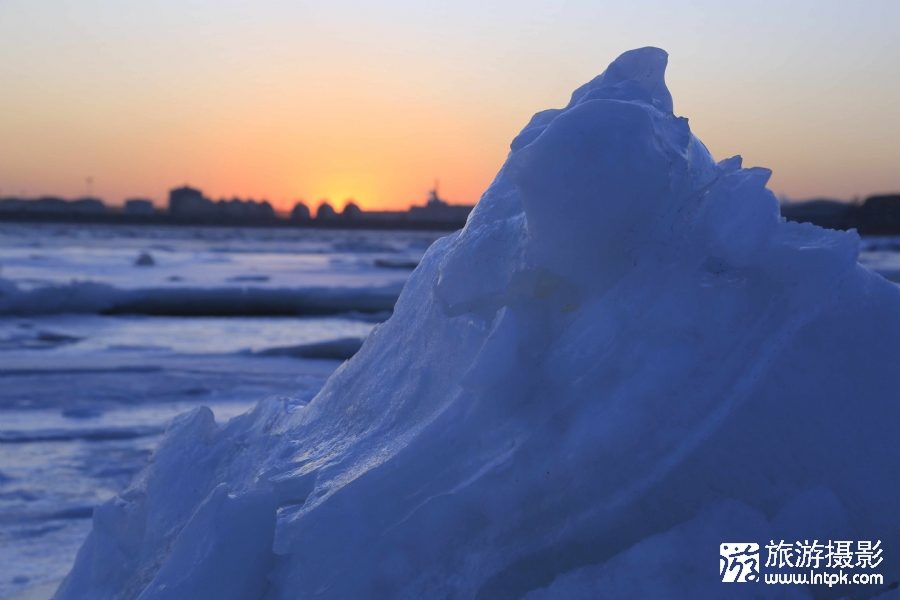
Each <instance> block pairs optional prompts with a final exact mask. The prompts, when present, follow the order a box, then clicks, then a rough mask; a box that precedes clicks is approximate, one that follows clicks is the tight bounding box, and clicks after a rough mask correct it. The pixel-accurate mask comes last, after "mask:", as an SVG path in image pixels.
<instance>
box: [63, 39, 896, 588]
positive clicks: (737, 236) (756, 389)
mask: <svg viewBox="0 0 900 600" xmlns="http://www.w3.org/2000/svg"><path fill="white" fill-rule="evenodd" d="M666 63H667V55H666V54H665V53H664V52H663V51H661V50H658V49H654V48H643V49H639V50H634V51H631V52H627V53H625V54H623V55H622V56H621V57H619V58H618V59H617V60H616V61H615V62H613V63H612V64H611V65H610V66H609V68H608V69H607V70H606V71H605V72H604V73H603V74H602V75H601V76H599V77H597V78H596V79H594V80H592V81H591V82H589V83H588V84H586V85H584V86H582V87H581V88H579V89H578V90H576V91H575V93H574V94H573V96H572V100H571V102H570V103H569V104H568V106H566V107H565V108H564V109H561V110H550V111H544V112H541V113H538V114H537V115H535V117H534V118H533V119H532V121H531V122H530V123H529V124H528V125H527V126H526V127H525V129H523V131H522V133H520V134H519V136H518V137H516V139H515V140H514V141H513V143H512V151H511V153H510V155H509V158H508V159H507V162H506V164H505V165H504V166H503V168H502V169H501V171H500V173H499V174H498V176H497V178H496V179H495V181H494V182H493V183H492V184H491V186H490V188H489V189H488V190H487V191H486V192H485V194H484V196H483V197H482V198H481V201H480V202H479V203H478V206H477V207H476V209H475V210H474V211H473V213H472V214H471V216H470V218H469V221H468V224H467V225H466V227H465V229H464V230H462V231H461V232H460V233H458V234H454V235H452V236H448V237H446V238H443V239H441V240H439V241H437V242H436V243H435V244H434V245H433V246H432V247H431V248H430V249H429V250H428V252H427V253H426V255H425V256H424V258H423V259H422V262H421V263H420V265H419V267H418V268H417V269H416V271H415V272H414V273H413V274H412V276H411V277H410V279H409V281H408V283H407V284H406V286H405V288H404V289H403V292H402V294H401V296H400V300H399V302H398V304H397V306H396V308H395V311H394V314H393V316H392V317H391V319H390V320H388V321H387V322H386V323H384V324H383V325H380V326H378V327H376V328H375V329H374V331H373V332H372V333H371V334H370V335H369V337H368V339H367V341H366V342H365V344H364V345H363V347H362V349H361V350H360V352H359V353H358V354H357V355H356V356H355V357H354V358H353V359H351V360H350V361H348V362H346V363H344V364H343V365H342V366H341V367H340V368H339V369H338V370H337V371H336V372H335V374H334V375H333V376H331V378H330V379H329V380H328V381H327V382H326V383H325V385H324V387H323V388H322V390H321V391H320V392H319V393H318V395H316V397H315V398H314V399H313V400H312V401H311V402H310V403H309V404H308V405H298V404H296V403H291V402H287V401H285V400H282V399H278V398H270V399H267V400H264V401H261V402H260V403H259V404H258V405H257V406H256V407H255V408H254V409H253V410H252V411H251V412H249V413H247V414H245V415H242V416H238V417H235V418H233V419H231V420H230V421H229V422H228V423H226V424H217V423H216V421H215V419H214V415H213V413H212V412H211V411H210V410H208V409H205V408H199V409H195V410H193V411H191V412H189V413H186V414H184V415H182V416H180V417H178V418H177V419H176V420H175V421H174V422H173V424H172V425H171V426H170V427H169V429H168V431H167V433H166V435H165V437H164V439H163V441H162V443H161V444H160V445H159V447H158V448H157V449H156V450H155V452H154V454H153V456H152V458H151V459H150V464H149V466H148V467H147V468H146V469H145V470H144V471H143V473H142V474H141V475H140V476H138V477H137V478H136V479H135V480H134V481H133V482H132V484H131V485H130V486H129V487H128V489H126V490H125V491H124V492H122V493H121V494H119V495H118V496H117V497H116V498H114V499H112V500H109V501H107V502H106V503H104V504H103V505H102V506H101V507H100V508H98V509H97V510H96V511H95V512H94V517H93V528H92V531H91V533H90V534H89V536H88V538H87V541H86V542H85V544H84V546H83V547H82V548H81V550H80V552H79V555H78V559H77V561H76V563H75V566H74V568H73V569H72V572H71V574H70V575H69V576H68V578H67V579H66V580H65V582H64V583H63V584H62V586H61V588H60V589H59V591H58V593H57V595H56V597H57V598H58V599H59V600H67V599H81V598H92V599H95V600H104V599H110V600H111V599H114V598H115V599H132V598H139V599H140V600H150V599H166V600H174V599H185V600H186V599H201V598H210V599H212V598H215V599H218V600H224V599H231V598H233V599H241V600H248V599H266V600H276V599H277V600H287V599H291V600H295V599H300V598H313V597H315V598H480V599H498V598H501V599H502V598H521V597H524V596H526V595H527V596H528V597H529V598H533V599H547V598H579V597H584V598H587V597H592V598H593V597H609V598H691V599H696V598H722V597H744V596H741V594H747V595H749V596H752V597H759V598H765V597H768V598H806V597H809V595H810V593H811V592H810V591H809V590H807V589H806V588H803V587H799V586H797V587H796V588H794V587H793V586H777V585H776V586H770V585H764V584H758V585H757V586H756V587H753V588H752V590H751V589H747V588H742V587H740V585H747V584H731V585H732V586H734V587H732V588H723V587H722V586H726V585H729V584H722V583H719V582H718V577H719V574H718V570H717V569H718V567H717V565H718V556H717V545H718V544H719V543H720V542H725V541H740V540H744V539H747V540H751V541H758V542H760V543H763V544H764V543H766V542H768V541H769V540H770V539H771V538H772V537H773V536H774V537H777V536H779V535H787V536H791V535H804V536H809V537H810V538H813V537H817V538H819V539H828V537H829V536H832V537H834V536H844V535H846V536H849V537H848V538H847V539H864V540H881V542H882V547H883V548H884V549H885V550H884V562H883V563H882V564H881V565H880V566H879V568H878V570H879V572H881V573H883V574H884V581H885V585H889V584H890V583H892V582H895V581H897V580H900V518H898V516H900V513H898V509H897V497H898V493H900V470H898V469H897V465H898V464H900V445H898V444H897V441H896V440H897V432H898V431H900V405H898V402H897V399H898V390H900V370H898V369H896V368H895V367H896V365H895V363H896V359H897V357H898V356H900V289H898V288H897V286H895V285H894V284H892V283H890V282H888V281H886V280H885V279H883V278H882V277H880V276H879V275H877V274H875V273H873V272H871V271H869V270H868V269H866V268H865V267H863V266H861V265H859V264H858V262H857V257H858V254H859V246H860V241H859V238H858V236H857V235H856V233H855V232H835V231H829V230H823V229H819V228H817V227H814V226H812V225H803V224H796V223H788V222H784V221H783V220H782V219H781V218H780V217H779V215H778V203H777V201H776V199H775V197H774V195H773V194H772V193H771V192H770V191H768V190H767V189H766V187H765V185H766V181H767V179H768V177H769V172H768V171H767V170H765V169H759V168H752V169H744V168H742V166H741V159H740V158H739V157H735V158H730V159H727V160H724V161H721V162H719V163H716V162H715V161H714V160H713V159H712V157H711V156H710V154H709V152H708V151H707V149H706V148H705V147H704V146H703V144H702V143H701V142H700V141H699V140H698V139H697V138H696V137H694V136H693V135H692V134H691V132H690V129H689V127H688V122H687V120H686V119H683V118H680V117H676V116H675V115H674V114H673V112H672V111H673V104H672V98H671V96H670V95H669V92H668V90H667V89H666V86H665V82H664V71H665V67H666ZM738 116H739V115H738ZM153 268H157V267H153ZM147 270H150V269H147ZM883 590H884V587H882V588H867V589H864V590H859V589H854V590H853V593H856V594H862V596H860V597H871V596H872V595H874V594H875V593H878V592H881V591H883ZM814 592H815V593H819V592H816V591H814ZM832 592H837V590H832ZM840 593H841V594H848V593H850V592H849V591H846V590H844V591H841V592H840Z"/></svg>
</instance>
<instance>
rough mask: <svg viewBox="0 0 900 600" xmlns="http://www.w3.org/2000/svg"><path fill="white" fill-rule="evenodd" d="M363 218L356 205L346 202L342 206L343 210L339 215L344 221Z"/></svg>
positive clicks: (360, 210)
mask: <svg viewBox="0 0 900 600" xmlns="http://www.w3.org/2000/svg"><path fill="white" fill-rule="evenodd" d="M362 216H363V211H362V209H361V208H360V207H358V206H357V205H356V203H355V202H348V203H347V204H345V205H344V210H343V212H342V213H341V217H343V218H345V219H361V218H362Z"/></svg>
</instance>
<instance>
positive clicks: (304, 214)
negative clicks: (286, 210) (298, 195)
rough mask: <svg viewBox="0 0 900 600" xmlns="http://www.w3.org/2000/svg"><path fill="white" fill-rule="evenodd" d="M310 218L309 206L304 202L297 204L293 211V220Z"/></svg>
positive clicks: (307, 219)
mask: <svg viewBox="0 0 900 600" xmlns="http://www.w3.org/2000/svg"><path fill="white" fill-rule="evenodd" d="M309 219H310V214H309V207H307V206H306V205H305V204H303V203H302V202H298V203H297V204H295V205H294V209H293V210H292V211H291V221H309Z"/></svg>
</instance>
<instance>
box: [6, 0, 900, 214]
mask: <svg viewBox="0 0 900 600" xmlns="http://www.w3.org/2000/svg"><path fill="white" fill-rule="evenodd" d="M814 4H815V3H814ZM897 5H898V3H888V2H870V3H864V6H863V8H862V9H858V8H857V9H854V8H852V7H849V5H847V4H846V3H845V4H843V5H842V4H839V3H821V4H817V5H815V6H813V5H811V4H808V3H803V2H799V3H796V5H795V6H791V7H785V6H784V5H783V4H780V3H775V2H771V3H767V2H763V3H762V4H760V5H758V6H754V7H723V6H722V5H721V3H715V2H711V1H710V2H699V3H690V4H686V3H685V4H683V5H679V6H673V5H672V3H665V2H662V0H658V1H652V0H645V1H641V2H635V3H629V6H628V7H605V8H602V7H598V6H597V3H591V2H586V1H585V2H572V3H569V4H565V5H564V6H563V5H560V4H559V3H537V2H524V3H522V2H519V3H511V2H510V3H505V2H499V3H496V4H493V3H488V4H485V3H477V2H468V1H465V2H459V3H455V4H453V5H452V6H451V5H443V4H441V5H437V4H435V5H433V6H430V5H429V6H425V5H421V4H420V3H413V2H402V1H395V2H387V3H385V4H383V5H381V6H379V7H378V8H377V9H376V8H374V7H371V6H369V5H368V4H364V3H361V2H353V1H342V2H332V3H324V2H322V3H316V2H312V3H289V2H278V1H274V0H273V1H268V0H267V1H261V2H256V3H251V2H241V1H237V0H229V1H224V2H221V3H214V2H211V1H197V2H192V3H178V2H174V1H173V0H170V1H162V2H159V3H147V5H146V6H145V5H143V3H142V4H140V5H138V4H134V5H133V4H130V3H128V4H127V5H126V3H118V2H114V1H113V0H90V1H88V0H86V1H85V2H83V3H79V4H78V5H77V7H76V5H72V4H71V3H63V2H47V3H32V2H24V1H11V2H6V3H0V81H3V84H2V85H3V87H2V90H3V93H2V94H0V141H2V143H0V195H2V196H10V195H26V196H37V195H49V194H52V195H60V196H64V197H74V196H79V195H84V194H86V193H87V191H88V183H87V177H91V178H92V184H91V191H92V192H93V193H94V195H97V196H99V197H101V198H103V199H104V200H106V201H107V202H108V203H110V204H121V203H122V202H123V201H124V200H125V199H126V198H131V197H142V198H150V199H152V200H153V201H154V202H155V203H157V204H158V205H159V206H164V205H165V202H166V198H167V193H168V190H169V189H170V188H172V187H176V186H179V185H183V184H190V185H192V186H194V187H198V188H200V189H202V190H203V191H204V193H205V194H206V195H207V196H209V197H211V198H214V199H218V198H222V197H226V198H231V197H233V196H237V197H240V198H253V199H257V200H261V199H267V200H269V201H270V202H271V203H272V204H273V205H274V206H275V207H276V209H279V210H290V208H291V207H292V206H293V204H294V202H296V201H297V200H298V199H303V200H304V201H305V202H306V203H307V205H308V206H310V207H311V208H315V207H316V206H318V204H319V203H320V201H321V200H322V199H326V198H327V199H329V200H330V201H331V203H332V204H333V205H334V206H335V207H336V208H341V207H342V206H343V205H344V203H345V202H346V201H347V200H348V199H351V198H352V199H354V200H355V201H356V202H357V204H359V205H360V206H361V207H363V208H364V209H405V208H407V207H408V206H409V205H410V204H421V203H423V202H424V201H425V197H426V194H427V191H428V190H429V189H431V187H432V185H433V182H434V179H435V178H438V179H439V180H440V192H441V196H442V197H444V198H446V199H447V200H449V201H450V202H452V203H457V204H474V203H475V202H476V201H477V200H478V198H479V196H480V195H481V193H482V192H483V190H484V189H485V188H486V187H487V186H488V184H489V183H490V181H491V180H492V178H493V177H494V175H495V174H496V172H497V170H498V169H499V168H500V166H501V165H502V163H503V160H504V158H505V156H506V153H507V151H508V147H509V142H510V141H511V140H512V138H513V137H514V136H515V134H516V133H517V132H518V131H519V130H520V129H521V128H522V127H523V126H524V125H525V123H526V122H527V121H528V119H529V118H530V117H531V115H532V114H533V113H534V112H537V111H539V110H543V109H546V108H551V107H559V106H562V105H564V104H565V103H566V102H567V100H568V97H569V94H570V93H571V91H572V90H573V89H575V88H576V87H577V86H579V85H580V84H582V83H584V82H585V81H587V80H589V79H590V78H592V77H593V76H595V75H597V74H599V73H600V72H601V71H602V70H603V69H604V68H605V67H606V65H607V64H608V63H609V62H610V61H612V60H613V59H614V58H615V57H616V56H617V55H618V54H619V53H620V52H622V51H624V50H627V49H630V48H634V47H639V46H643V45H657V46H660V47H662V48H664V49H666V50H667V51H668V52H669V54H670V62H669V70H668V74H667V81H668V83H669V87H670V89H671V91H672V94H673V97H674V100H675V112H676V114H679V115H683V116H687V117H689V118H690V123H691V127H692V129H693V131H694V132H695V133H696V134H697V135H698V136H699V137H700V138H701V139H702V140H703V141H704V142H705V143H706V144H707V146H708V147H709V148H710V150H711V151H712V152H713V155H714V156H715V157H716V158H717V159H722V158H726V157H728V156H731V155H733V154H738V153H740V154H742V155H743V156H744V159H745V161H744V164H745V165H747V166H750V165H759V166H765V167H768V168H771V169H773V171H774V175H773V177H772V180H771V182H770V188H771V189H772V190H773V191H775V192H776V193H777V194H784V195H787V196H789V197H791V198H793V199H803V198H810V197H817V196H819V197H821V196H825V197H832V198H838V199H846V200H849V199H851V198H853V197H854V196H865V195H868V194H871V193H876V192H886V191H897V190H900V168H898V166H900V165H898V162H900V146H898V144H897V143H896V140H897V139H900V117H898V112H897V111H896V106H898V105H900V81H898V78H897V77H894V76H885V74H884V73H886V72H887V73H889V74H890V73H893V72H894V70H895V67H894V65H895V64H896V60H897V58H900V52H898V44H897V42H895V41H892V40H893V39H894V37H895V36H893V34H892V33H891V32H892V31H893V28H894V27H895V26H896V25H897V24H898V22H900V19H898V15H900V11H898V9H897ZM848 11H849V12H848ZM774 12H777V13H778V15H779V19H773V18H772V14H774ZM851 13H852V14H851Z"/></svg>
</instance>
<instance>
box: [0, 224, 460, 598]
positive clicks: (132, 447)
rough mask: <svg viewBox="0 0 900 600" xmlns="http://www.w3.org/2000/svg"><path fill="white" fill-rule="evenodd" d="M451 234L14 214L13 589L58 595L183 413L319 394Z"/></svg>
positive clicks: (1, 322) (6, 455) (230, 410)
mask: <svg viewBox="0 0 900 600" xmlns="http://www.w3.org/2000/svg"><path fill="white" fill-rule="evenodd" d="M440 235H443V234H441V233H434V232H396V231H392V232H387V231H340V230H328V231H325V230H301V229H251V228H212V227H210V228H199V227H196V228H195V227H122V226H102V225H60V224H39V225H31V224H0V598H10V597H25V596H20V594H29V593H33V594H34V595H35V596H34V597H40V596H42V595H43V596H47V595H49V593H50V591H51V590H52V589H53V586H54V585H55V583H56V582H58V581H59V580H60V579H61V578H62V577H64V576H65V574H66V573H67V572H68V570H69V568H70V567H71V564H72V562H73V560H74V557H75V553H76V552H77V550H78V547H79V546H80V545H81V543H82V541H83V539H84V537H85V535H86V534H87V532H88V531H89V529H90V525H91V520H90V517H91V513H92V511H93V508H94V507H95V506H96V505H97V504H99V503H100V502H103V501H104V500H106V499H108V498H110V497H111V496H113V495H115V494H116V493H117V492H119V491H120V490H121V489H123V488H124V487H125V486H126V485H127V484H128V483H129V481H130V480H131V478H132V477H133V476H134V474H135V473H136V472H137V471H138V470H140V469H141V468H142V466H143V465H144V464H145V463H146V462H147V460H148V457H149V456H150V454H151V452H152V451H153V448H154V446H155V445H156V444H157V442H158V441H159V439H160V436H161V434H162V433H163V432H164V431H165V427H166V424H167V422H168V421H169V420H170V419H171V418H172V417H173V416H175V415H176V414H178V413H180V412H183V411H185V410H189V409H191V408H193V407H196V406H198V405H205V406H209V407H210V408H211V409H212V410H213V411H214V413H215V415H216V419H217V420H219V421H225V420H227V419H229V418H230V417H232V416H234V415H237V414H240V413H241V412H244V411H245V410H247V409H248V408H249V407H251V406H252V405H253V404H255V402H256V401H257V400H259V399H260V398H263V397H266V396H270V395H282V396H287V397H289V398H291V399H292V401H294V402H297V403H298V404H302V403H305V402H307V401H308V400H309V399H310V398H312V397H313V396H314V395H315V394H316V392H317V391H318V390H319V388H320V387H321V386H322V384H323V383H324V381H325V380H326V379H327V378H328V376H329V375H330V374H331V373H332V372H333V371H334V369H336V368H337V367H338V366H339V365H340V363H341V358H342V357H341V353H342V348H345V347H346V346H347V342H348V341H350V342H351V343H350V347H351V348H352V347H353V343H352V342H353V340H362V339H364V338H365V337H366V335H368V333H369V332H370V331H371V330H372V328H373V327H374V326H375V325H376V324H377V323H378V322H380V321H383V320H384V319H386V318H387V317H388V316H389V315H390V307H391V306H392V305H393V302H394V300H395V299H396V296H397V295H398V294H399V292H400V290H401V289H402V287H403V285H404V283H405V282H406V279H407V278H408V277H409V275H410V273H411V272H412V269H413V268H414V267H415V265H416V264H417V263H418V261H419V260H420V259H421V257H422V255H423V254H424V252H425V250H426V249H427V248H428V247H429V246H430V245H431V243H432V242H434V240H435V239H437V238H438V237H439V236H440ZM140 263H143V264H140ZM147 263H150V264H147ZM338 340H343V342H342V344H343V345H342V344H337V346H336V347H337V350H335V349H334V347H332V346H334V345H332V346H328V345H326V346H321V344H322V343H324V342H334V341H338ZM310 348H312V349H313V350H314V351H313V352H312V353H310V352H307V350H309V349H310ZM322 348H324V351H322ZM316 349H318V350H319V351H318V352H316V351H315V350H316ZM303 356H323V357H324V358H303ZM29 590H31V592H29Z"/></svg>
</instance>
